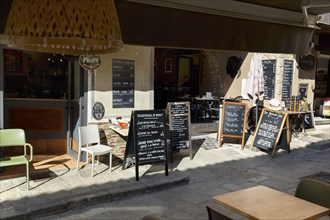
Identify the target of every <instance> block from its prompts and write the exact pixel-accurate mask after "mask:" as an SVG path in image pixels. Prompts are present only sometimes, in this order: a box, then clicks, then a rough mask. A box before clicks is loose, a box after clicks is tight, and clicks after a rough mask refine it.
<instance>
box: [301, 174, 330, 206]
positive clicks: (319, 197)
mask: <svg viewBox="0 0 330 220" xmlns="http://www.w3.org/2000/svg"><path fill="white" fill-rule="evenodd" d="M295 196H296V197H298V198H301V199H304V200H307V201H309V202H312V203H315V204H318V205H321V206H324V207H326V208H329V209H330V184H328V183H325V182H321V181H318V180H314V179H307V178H306V179H302V180H300V182H299V183H298V185H297V188H296V192H295Z"/></svg>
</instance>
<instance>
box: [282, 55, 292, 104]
mask: <svg viewBox="0 0 330 220" xmlns="http://www.w3.org/2000/svg"><path fill="white" fill-rule="evenodd" d="M292 78H293V61H292V60H284V67H283V83H282V98H290V97H291V96H292Z"/></svg>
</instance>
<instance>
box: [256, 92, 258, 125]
mask: <svg viewBox="0 0 330 220" xmlns="http://www.w3.org/2000/svg"><path fill="white" fill-rule="evenodd" d="M258 100H259V98H257V99H256V128H257V126H258Z"/></svg>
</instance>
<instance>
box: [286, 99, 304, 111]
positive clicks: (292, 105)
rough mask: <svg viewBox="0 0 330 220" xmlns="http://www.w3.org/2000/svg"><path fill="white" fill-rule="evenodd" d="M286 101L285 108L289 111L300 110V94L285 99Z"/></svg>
mask: <svg viewBox="0 0 330 220" xmlns="http://www.w3.org/2000/svg"><path fill="white" fill-rule="evenodd" d="M283 100H284V103H285V108H286V109H287V110H289V111H299V107H300V104H299V103H300V101H299V100H300V96H292V97H291V98H285V99H283Z"/></svg>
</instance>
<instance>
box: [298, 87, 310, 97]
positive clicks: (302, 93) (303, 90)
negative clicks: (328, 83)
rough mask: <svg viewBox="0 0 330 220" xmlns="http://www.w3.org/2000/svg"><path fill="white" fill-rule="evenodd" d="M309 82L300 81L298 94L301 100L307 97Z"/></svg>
mask: <svg viewBox="0 0 330 220" xmlns="http://www.w3.org/2000/svg"><path fill="white" fill-rule="evenodd" d="M307 92H308V83H299V90H298V94H299V97H300V99H301V100H303V99H304V98H307Z"/></svg>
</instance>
